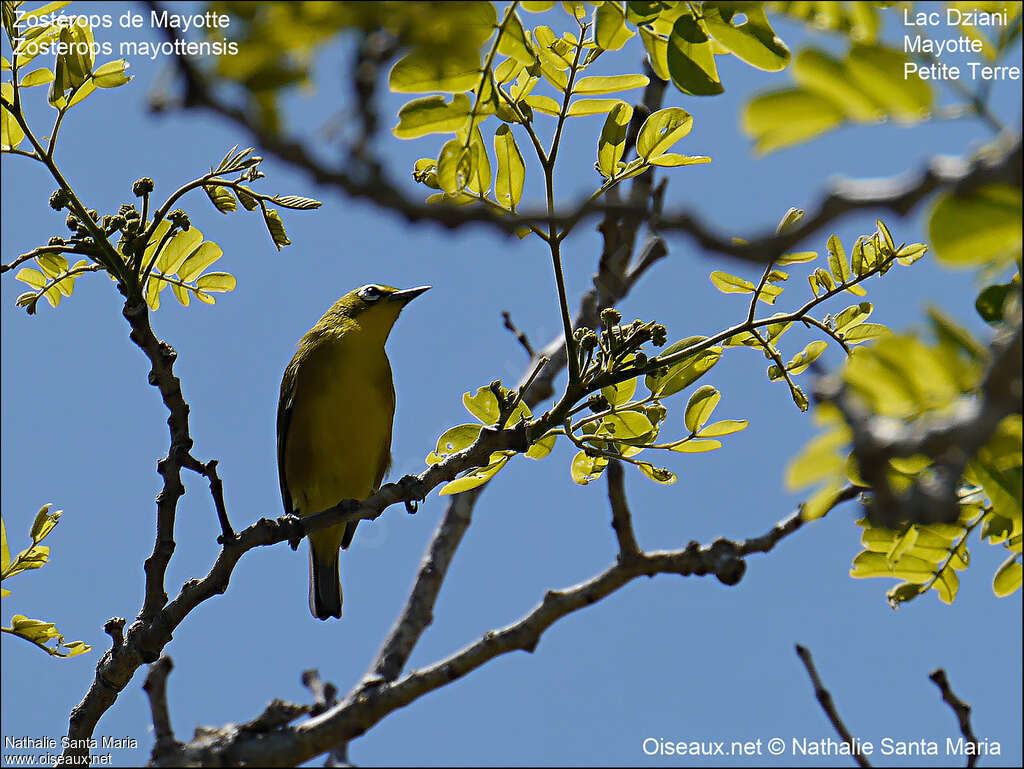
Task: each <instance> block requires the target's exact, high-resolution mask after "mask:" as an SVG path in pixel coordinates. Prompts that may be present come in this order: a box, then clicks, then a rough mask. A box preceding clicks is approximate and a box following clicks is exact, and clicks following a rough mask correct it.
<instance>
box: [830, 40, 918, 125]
mask: <svg viewBox="0 0 1024 769" xmlns="http://www.w3.org/2000/svg"><path fill="white" fill-rule="evenodd" d="M908 63H911V59H910V58H909V57H908V56H907V55H906V54H905V53H903V52H902V51H897V50H895V49H893V48H886V47H885V46H881V45H854V46H853V48H852V49H851V50H850V53H849V54H848V55H847V58H846V70H847V72H848V73H849V74H850V77H851V79H852V81H853V83H854V84H855V85H856V86H857V87H859V88H860V89H861V90H862V91H863V92H864V93H865V94H867V96H868V97H869V98H870V99H871V100H872V101H874V102H877V103H878V104H881V105H882V107H883V108H884V109H885V111H886V112H887V113H888V114H889V115H890V116H891V117H893V118H895V119H896V120H899V121H902V122H910V123H914V122H918V121H920V120H923V119H925V118H926V117H927V116H928V114H929V112H930V111H931V108H932V104H933V101H934V96H933V93H932V87H931V86H930V85H929V84H928V83H927V82H926V81H925V80H922V79H921V76H920V75H918V74H917V72H910V73H908V72H907V71H906V65H907V64H908Z"/></svg>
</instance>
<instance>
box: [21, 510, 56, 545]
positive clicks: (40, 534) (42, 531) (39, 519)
mask: <svg viewBox="0 0 1024 769" xmlns="http://www.w3.org/2000/svg"><path fill="white" fill-rule="evenodd" d="M51 507H53V504H52V503H50V502H47V503H46V504H45V505H43V506H42V507H41V508H39V512H38V513H36V517H35V519H34V520H33V521H32V528H31V530H30V531H29V536H30V537H31V538H32V542H33V544H35V543H38V542H42V541H43V540H44V539H46V537H47V535H48V534H49V533H50V532H51V531H53V528H54V527H55V526H56V525H57V523H58V522H59V521H60V517H61V515H62V514H63V512H64V511H63V510H58V511H57V512H55V513H51V512H50V508H51Z"/></svg>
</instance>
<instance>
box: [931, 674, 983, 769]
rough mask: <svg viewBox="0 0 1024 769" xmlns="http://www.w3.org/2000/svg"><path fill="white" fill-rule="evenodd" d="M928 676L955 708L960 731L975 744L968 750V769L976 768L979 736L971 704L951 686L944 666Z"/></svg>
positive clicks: (948, 702)
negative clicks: (973, 721)
mask: <svg viewBox="0 0 1024 769" xmlns="http://www.w3.org/2000/svg"><path fill="white" fill-rule="evenodd" d="M928 678H929V679H931V681H932V683H933V684H935V685H936V686H937V687H939V691H941V692H942V701H943V702H945V703H946V704H947V705H949V706H950V707H951V708H952V709H953V713H954V714H955V715H956V720H957V723H958V724H959V725H960V733H961V734H962V735H963V736H964V739H965V740H967V741H968V742H970V743H971V745H973V746H974V750H970V751H968V752H967V753H968V755H967V769H974V767H975V766H976V765H977V763H978V752H979V751H978V737H977V735H975V734H974V729H973V728H972V727H971V706H970V705H968V704H967V703H966V702H964V701H963V700H962V699H960V698H959V697H957V696H956V694H954V693H953V690H952V688H950V686H949V679H948V678H947V677H946V671H945V670H943V669H942V668H938V669H937V670H933V671H932V672H931V673H930V674H929V676H928Z"/></svg>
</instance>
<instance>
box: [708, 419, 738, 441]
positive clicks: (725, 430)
mask: <svg viewBox="0 0 1024 769" xmlns="http://www.w3.org/2000/svg"><path fill="white" fill-rule="evenodd" d="M749 424H750V422H749V421H748V420H746V419H722V420H719V421H718V422H712V423H711V424H709V425H708V426H707V427H704V428H702V429H701V430H700V431H699V432H698V433H697V437H698V438H720V437H721V436H723V435H732V434H733V433H738V432H739V431H740V430H746V429H747V426H748V425H749Z"/></svg>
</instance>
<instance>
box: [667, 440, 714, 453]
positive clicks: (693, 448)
mask: <svg viewBox="0 0 1024 769" xmlns="http://www.w3.org/2000/svg"><path fill="white" fill-rule="evenodd" d="M720 448H722V442H721V441H695V440H688V441H683V442H682V443H677V444H676V445H675V446H673V447H672V451H678V452H679V453H681V454H703V453H704V452H705V451H714V450H715V449H720Z"/></svg>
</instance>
